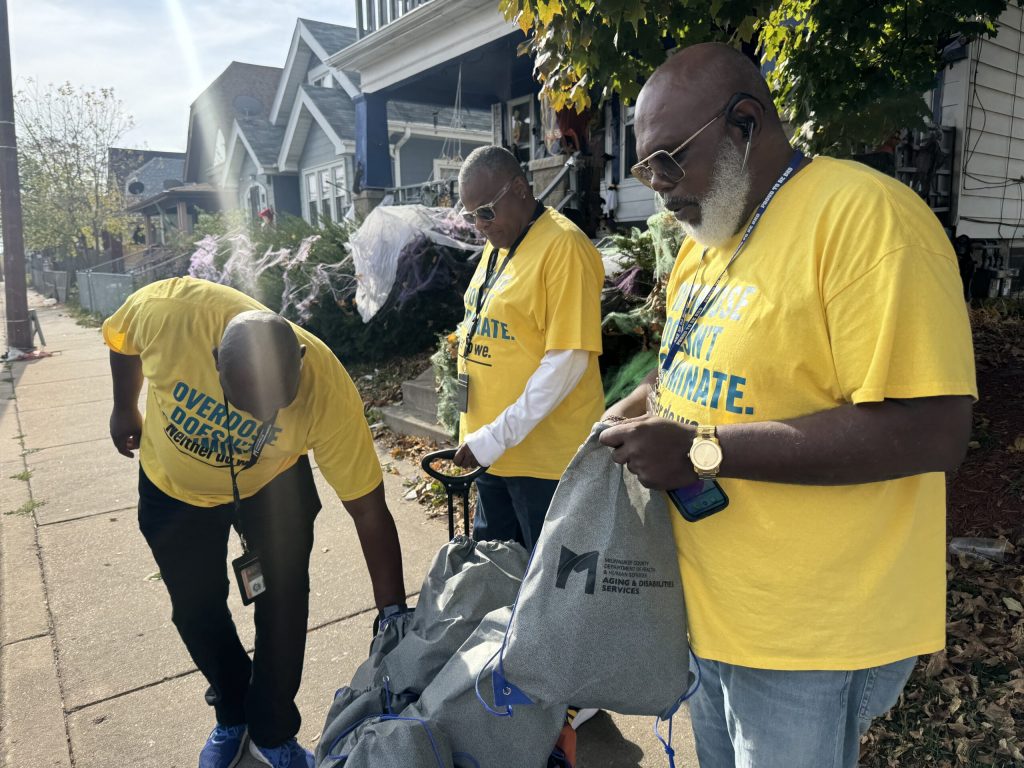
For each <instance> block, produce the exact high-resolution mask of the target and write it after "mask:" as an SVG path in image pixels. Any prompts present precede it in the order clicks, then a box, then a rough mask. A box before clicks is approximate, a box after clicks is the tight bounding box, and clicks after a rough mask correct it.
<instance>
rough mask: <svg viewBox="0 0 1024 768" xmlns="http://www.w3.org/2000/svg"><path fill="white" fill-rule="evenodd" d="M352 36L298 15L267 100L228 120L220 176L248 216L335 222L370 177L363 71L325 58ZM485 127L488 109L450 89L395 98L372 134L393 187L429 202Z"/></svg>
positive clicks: (484, 138) (482, 138)
mask: <svg viewBox="0 0 1024 768" xmlns="http://www.w3.org/2000/svg"><path fill="white" fill-rule="evenodd" d="M357 37H358V34H357V31H356V30H355V29H353V28H351V27H345V26H341V25H336V24H327V23H324V22H319V21H312V20H309V19H298V20H297V22H296V24H295V28H294V30H293V33H292V40H291V45H290V46H289V50H288V55H287V58H286V61H285V64H284V67H283V68H282V69H280V70H279V73H280V74H279V76H278V78H277V83H276V86H275V89H274V95H273V98H272V99H271V102H270V108H269V109H268V111H267V112H266V114H263V115H255V116H245V117H236V118H235V120H234V121H233V123H232V125H231V127H230V131H229V132H228V134H227V135H228V138H227V141H226V144H225V153H224V162H223V164H222V165H221V166H219V173H220V175H219V178H218V179H217V184H218V185H219V187H220V188H221V189H223V190H224V193H225V197H226V198H228V199H230V200H231V201H232V203H233V205H234V206H236V207H239V208H241V209H242V210H243V211H245V212H246V213H247V214H248V215H249V217H250V218H252V219H255V218H256V217H257V216H258V215H260V213H261V212H268V213H272V215H276V214H290V215H293V216H301V217H303V218H304V219H305V220H306V221H307V222H309V223H310V224H312V225H314V226H315V225H317V224H318V223H320V222H322V221H325V220H334V221H337V220H340V219H342V218H343V217H345V216H346V215H348V214H349V213H350V211H353V204H354V202H356V201H355V197H356V195H357V193H359V192H361V191H362V189H363V188H365V187H367V186H369V181H368V180H367V178H366V176H365V170H364V169H365V164H360V162H359V160H358V159H357V125H358V119H359V118H358V114H359V108H358V104H359V103H360V102H361V101H362V99H363V93H362V89H361V83H360V75H359V73H358V72H356V71H354V70H352V69H349V68H345V67H341V66H336V65H334V64H332V63H330V60H331V58H332V57H333V56H334V55H336V54H337V53H338V52H340V51H343V50H345V49H346V48H347V47H349V46H351V45H352V44H354V43H355V42H356V40H357ZM491 135H492V134H491V114H490V110H489V109H487V110H479V109H471V108H466V107H465V105H460V104H459V103H458V101H457V91H456V89H455V88H453V89H452V91H451V93H449V94H447V97H446V102H443V103H439V104H438V105H425V104H423V103H419V102H414V101H404V100H396V101H393V102H392V103H391V104H389V105H388V107H387V110H386V114H385V120H384V122H383V123H381V124H380V125H378V126H376V130H375V132H374V133H373V134H372V140H373V141H374V142H375V143H376V144H377V145H378V146H379V147H380V148H381V150H382V151H383V153H384V157H385V158H386V161H387V163H388V173H389V184H388V186H389V187H390V188H391V194H392V195H393V196H395V197H398V198H400V199H401V201H403V202H406V201H420V200H422V201H423V202H426V203H428V204H433V203H436V202H439V201H440V198H442V197H443V196H444V195H445V193H446V186H445V185H446V183H447V182H448V180H449V179H450V178H451V176H452V175H453V174H457V172H458V168H459V165H460V164H461V162H462V158H463V157H465V155H467V154H468V153H469V152H470V151H472V150H473V149H474V148H475V147H478V146H482V145H484V144H488V143H490V140H491ZM448 194H449V196H450V193H448ZM382 197H383V195H381V196H380V197H378V198H375V200H374V202H379V200H380V199H381V198H382ZM368 210H369V207H368V206H366V207H363V209H362V210H356V211H353V212H358V213H361V214H365V213H366V212H367V211H368Z"/></svg>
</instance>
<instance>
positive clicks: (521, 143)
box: [508, 96, 534, 163]
mask: <svg viewBox="0 0 1024 768" xmlns="http://www.w3.org/2000/svg"><path fill="white" fill-rule="evenodd" d="M533 126H534V112H533V97H532V96H523V97H522V98H521V99H513V100H512V101H510V102H509V103H508V147H509V149H510V150H511V151H512V154H513V155H515V156H516V160H518V161H519V162H521V163H525V162H527V161H529V160H531V159H532V158H533V148H534V136H533Z"/></svg>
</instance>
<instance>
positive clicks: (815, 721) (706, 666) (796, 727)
mask: <svg viewBox="0 0 1024 768" xmlns="http://www.w3.org/2000/svg"><path fill="white" fill-rule="evenodd" d="M916 661H917V658H916V657H914V658H910V659H904V660H902V661H897V662H894V663H892V664H886V665H885V666H881V667H872V668H870V669H859V670H854V671H848V672H830V671H821V672H818V671H814V672H786V671H778V670H770V669H752V668H750V667H738V666H735V665H733V664H724V663H721V662H717V661H707V660H705V659H701V660H700V668H701V685H700V688H699V689H698V690H697V692H696V693H695V694H694V696H693V698H692V699H691V700H690V716H691V718H692V720H693V734H694V738H695V739H696V742H697V757H698V759H699V761H700V766H701V768H855V766H856V765H857V759H858V757H859V754H860V738H861V736H863V735H864V734H865V733H867V731H868V728H869V727H870V725H871V720H872V719H873V718H875V717H878V716H879V715H884V714H885V713H886V712H888V711H889V709H890V708H891V707H892V706H893V704H895V703H896V700H897V699H898V698H899V695H900V692H901V691H902V690H903V686H904V685H906V682H907V678H909V677H910V673H911V671H912V670H913V668H914V662H916Z"/></svg>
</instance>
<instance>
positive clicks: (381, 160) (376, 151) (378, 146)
mask: <svg viewBox="0 0 1024 768" xmlns="http://www.w3.org/2000/svg"><path fill="white" fill-rule="evenodd" d="M352 101H353V102H355V107H356V167H357V169H359V168H361V169H362V174H361V175H360V184H361V185H362V186H363V187H373V188H377V189H382V188H386V187H390V186H391V185H392V181H391V153H390V152H389V151H388V149H389V148H388V100H387V97H385V96H384V95H383V94H380V93H365V94H362V95H360V96H356V97H355V98H354V99H353V100H352ZM356 173H357V174H358V173H359V170H356Z"/></svg>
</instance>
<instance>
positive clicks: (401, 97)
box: [329, 0, 655, 223]
mask: <svg viewBox="0 0 1024 768" xmlns="http://www.w3.org/2000/svg"><path fill="white" fill-rule="evenodd" d="M355 10H356V19H357V24H356V26H357V35H358V40H357V41H356V42H355V43H353V44H351V45H349V46H347V47H346V48H344V49H342V50H341V51H339V52H338V53H336V54H335V55H333V56H332V57H331V58H330V59H329V63H330V64H331V65H333V66H335V67H338V68H341V69H343V70H355V71H357V72H358V73H359V77H360V82H361V90H362V98H361V99H359V100H357V102H356V109H357V118H358V123H357V125H358V130H359V135H358V137H357V141H356V145H357V146H356V152H357V162H358V163H359V164H360V165H361V167H363V168H365V177H364V178H365V186H366V187H367V189H366V192H365V194H366V195H367V196H370V197H381V196H383V195H384V194H387V190H388V189H390V188H392V187H393V186H395V184H396V183H397V182H396V179H395V177H394V175H393V173H392V164H391V163H390V162H389V158H388V152H387V148H386V147H385V146H384V145H383V144H382V143H380V142H377V141H375V140H374V137H375V136H378V135H380V134H381V131H382V130H383V126H384V125H385V123H386V121H387V119H388V110H389V105H391V104H392V103H394V102H396V101H411V102H418V103H421V104H427V105H431V104H435V105H436V104H445V103H450V99H451V94H452V93H456V92H457V93H458V94H459V96H460V100H461V103H462V104H463V105H467V106H470V107H472V108H474V109H479V110H488V111H490V112H491V115H492V129H493V135H492V138H491V141H492V142H493V143H495V144H501V145H503V146H505V147H507V148H509V149H510V150H511V151H512V152H513V153H515V154H516V156H517V157H519V158H520V160H521V161H522V163H523V165H524V168H525V169H526V170H527V172H528V174H529V175H530V177H531V178H532V180H533V186H534V191H535V192H536V193H537V194H538V195H541V194H542V193H544V192H545V191H549V195H548V197H547V198H546V202H547V203H548V204H550V205H554V206H555V207H560V208H562V209H563V210H571V209H575V210H576V211H578V212H580V213H581V216H583V217H584V218H586V213H587V212H588V211H590V212H593V210H595V209H596V208H597V207H599V206H600V204H601V202H602V201H604V200H610V201H611V202H612V206H611V211H610V213H611V216H612V217H613V218H614V220H615V221H619V222H623V223H635V222H640V221H643V220H644V219H646V218H647V217H648V216H649V215H650V214H651V213H653V212H654V210H655V199H654V194H653V192H651V190H649V189H647V188H646V187H644V186H643V185H641V184H640V183H639V182H637V181H635V180H633V179H632V178H631V177H630V176H629V167H630V164H631V161H630V157H629V153H631V152H632V151H633V150H632V147H633V138H632V112H631V110H629V109H621V108H620V107H619V105H618V103H617V102H615V103H611V104H608V105H605V106H604V107H602V108H601V109H602V112H601V115H600V119H599V120H597V121H595V122H596V123H597V125H598V126H599V127H598V128H597V130H594V131H593V133H592V135H591V137H590V139H591V140H590V146H589V148H588V151H587V152H584V153H582V154H581V155H578V156H576V157H573V158H572V160H571V161H570V162H569V168H566V164H567V160H569V158H570V154H569V150H568V148H567V142H566V141H565V139H564V138H563V137H562V136H561V131H560V130H559V128H558V126H557V121H556V118H555V116H554V115H553V114H552V113H551V112H550V110H548V109H547V107H546V106H545V105H543V104H542V103H541V102H540V101H539V99H538V96H537V94H538V92H539V85H538V84H537V83H536V82H535V81H534V79H533V62H532V61H531V60H530V59H529V58H528V57H523V56H519V55H518V54H517V47H518V45H519V44H520V43H521V42H522V41H523V40H524V35H523V33H522V31H521V30H520V29H519V28H518V27H517V26H516V25H515V24H513V23H511V22H509V21H506V20H505V18H504V17H503V16H502V14H501V13H500V12H499V11H498V7H497V4H496V3H494V2H493V1H492V0H419V1H417V0H401V2H397V3H395V2H390V1H389V0H355ZM606 158H610V159H608V160H607V162H605V159H606ZM609 189H611V190H612V191H614V194H613V195H611V196H609V195H608V194H607V193H608V191H609Z"/></svg>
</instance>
